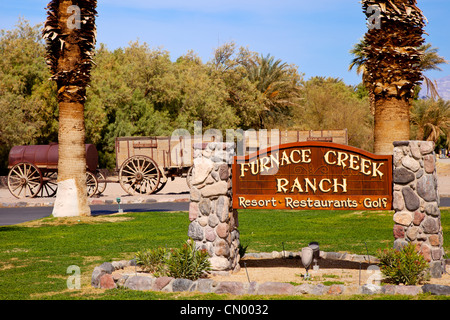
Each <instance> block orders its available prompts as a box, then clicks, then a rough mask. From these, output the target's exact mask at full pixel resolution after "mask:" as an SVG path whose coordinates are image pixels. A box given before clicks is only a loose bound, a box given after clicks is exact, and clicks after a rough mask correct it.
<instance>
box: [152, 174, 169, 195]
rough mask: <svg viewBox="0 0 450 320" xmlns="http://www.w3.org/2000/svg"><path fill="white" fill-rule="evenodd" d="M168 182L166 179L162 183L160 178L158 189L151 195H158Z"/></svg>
mask: <svg viewBox="0 0 450 320" xmlns="http://www.w3.org/2000/svg"><path fill="white" fill-rule="evenodd" d="M168 181H169V179H168V178H167V177H166V181H164V180H163V179H162V178H161V179H159V184H158V187H157V188H156V190H155V191H153V193H158V192H160V191H161V190H162V189H164V187H165V186H166V184H167V182H168Z"/></svg>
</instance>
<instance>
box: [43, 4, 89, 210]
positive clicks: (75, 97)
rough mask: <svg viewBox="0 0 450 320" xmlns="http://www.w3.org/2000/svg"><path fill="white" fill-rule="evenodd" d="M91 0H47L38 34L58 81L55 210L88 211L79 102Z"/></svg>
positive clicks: (83, 86) (85, 70) (85, 77)
mask: <svg viewBox="0 0 450 320" xmlns="http://www.w3.org/2000/svg"><path fill="white" fill-rule="evenodd" d="M96 6H97V1H96V0H52V1H50V3H49V4H48V6H47V14H48V16H47V20H46V22H45V26H44V29H43V38H44V39H45V40H46V42H47V57H46V59H47V64H48V66H49V67H50V71H51V73H52V77H51V79H52V80H53V81H56V83H57V90H58V92H57V94H58V106H59V131H58V142H59V161H58V192H57V195H56V201H55V205H54V208H53V215H54V216H83V215H90V208H89V205H88V201H87V191H86V158H85V157H86V156H85V153H86V151H85V145H84V143H85V125H84V102H85V100H86V86H87V85H88V83H89V80H90V71H91V67H92V63H93V62H92V55H93V49H94V46H95V39H96V26H95V16H96V15H97V12H96Z"/></svg>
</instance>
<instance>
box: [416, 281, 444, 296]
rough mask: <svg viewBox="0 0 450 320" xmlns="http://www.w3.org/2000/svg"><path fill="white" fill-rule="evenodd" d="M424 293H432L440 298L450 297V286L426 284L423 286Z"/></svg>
mask: <svg viewBox="0 0 450 320" xmlns="http://www.w3.org/2000/svg"><path fill="white" fill-rule="evenodd" d="M422 291H423V293H431V294H433V295H438V296H448V295H450V286H444V285H441V284H426V285H424V286H422Z"/></svg>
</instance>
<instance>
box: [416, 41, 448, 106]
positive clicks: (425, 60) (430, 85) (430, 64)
mask: <svg viewBox="0 0 450 320" xmlns="http://www.w3.org/2000/svg"><path fill="white" fill-rule="evenodd" d="M419 50H420V51H421V52H423V55H422V57H421V59H420V64H421V67H422V69H423V70H424V71H427V70H438V71H442V69H441V68H440V67H439V65H440V64H444V63H448V61H447V60H445V58H444V57H442V56H440V55H439V54H438V50H439V49H438V48H432V46H431V43H427V44H423V45H422V46H420V48H419ZM423 78H424V81H425V84H426V86H427V92H428V93H429V94H430V97H431V99H433V100H435V99H436V98H440V96H439V93H438V88H437V84H436V81H432V80H431V79H429V78H428V77H426V76H423Z"/></svg>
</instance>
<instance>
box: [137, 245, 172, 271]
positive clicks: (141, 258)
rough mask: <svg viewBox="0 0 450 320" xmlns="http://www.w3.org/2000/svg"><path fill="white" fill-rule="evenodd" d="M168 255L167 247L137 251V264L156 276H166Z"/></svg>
mask: <svg viewBox="0 0 450 320" xmlns="http://www.w3.org/2000/svg"><path fill="white" fill-rule="evenodd" d="M166 256H167V250H166V249H165V248H156V249H153V250H144V251H139V252H137V253H136V264H138V265H139V266H141V267H142V269H143V270H144V271H146V272H150V273H152V274H153V275H155V276H156V277H160V276H164V275H165V274H166V272H167V267H166V263H165V261H166Z"/></svg>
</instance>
